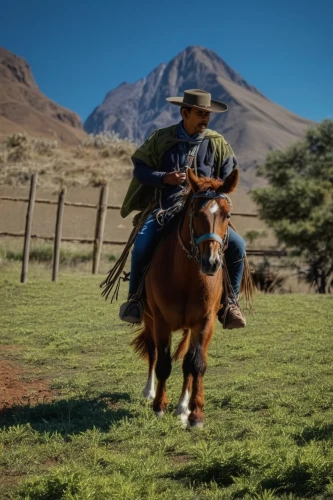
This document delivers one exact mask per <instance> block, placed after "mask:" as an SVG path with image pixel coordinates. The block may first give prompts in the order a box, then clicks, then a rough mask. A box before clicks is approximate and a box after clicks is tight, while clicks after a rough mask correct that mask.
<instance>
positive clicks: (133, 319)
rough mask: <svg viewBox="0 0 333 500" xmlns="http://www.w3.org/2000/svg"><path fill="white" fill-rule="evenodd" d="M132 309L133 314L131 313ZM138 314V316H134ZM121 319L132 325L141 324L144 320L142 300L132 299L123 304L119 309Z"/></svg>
mask: <svg viewBox="0 0 333 500" xmlns="http://www.w3.org/2000/svg"><path fill="white" fill-rule="evenodd" d="M131 309H132V312H131ZM135 312H137V313H138V314H133V313H135ZM119 318H120V319H121V320H122V321H126V322H127V323H132V324H140V323H142V319H143V303H142V301H141V300H138V299H136V298H132V299H130V300H128V301H127V302H125V303H124V304H122V305H121V306H120V309H119Z"/></svg>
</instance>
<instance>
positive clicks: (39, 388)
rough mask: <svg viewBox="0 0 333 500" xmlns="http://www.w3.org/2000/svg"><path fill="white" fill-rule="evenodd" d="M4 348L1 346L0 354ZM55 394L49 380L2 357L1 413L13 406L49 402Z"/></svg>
mask: <svg viewBox="0 0 333 500" xmlns="http://www.w3.org/2000/svg"><path fill="white" fill-rule="evenodd" d="M6 347H7V346H6ZM4 350H7V349H6V348H3V347H2V346H0V355H2V354H3V351H4ZM53 396H54V394H53V391H52V390H51V389H50V384H49V381H48V380H45V379H41V378H38V376H36V374H34V373H33V371H30V370H29V372H28V371H27V370H25V369H23V368H22V367H21V366H20V365H19V364H18V363H15V362H13V361H8V360H4V359H0V415H1V414H3V413H5V412H6V411H8V410H9V409H10V408H11V407H13V406H18V405H20V406H21V405H31V406H33V405H36V404H38V403H45V402H49V401H51V400H52V399H53Z"/></svg>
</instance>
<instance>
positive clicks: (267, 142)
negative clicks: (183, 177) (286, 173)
mask: <svg viewBox="0 0 333 500" xmlns="http://www.w3.org/2000/svg"><path fill="white" fill-rule="evenodd" d="M191 88H192V89H193V88H201V89H204V90H207V91H209V92H210V93H211V94H212V96H213V98H214V99H217V100H221V101H223V102H225V103H227V104H228V107H229V110H228V111H227V112H226V113H221V114H214V113H212V115H211V120H210V123H209V128H212V129H214V130H216V131H218V132H220V133H222V134H223V135H224V136H225V138H226V139H227V141H228V142H229V143H230V144H231V145H232V147H233V149H234V151H235V153H236V156H237V158H238V160H239V165H240V168H241V170H243V172H246V173H243V174H242V176H241V178H242V179H243V184H245V185H247V186H252V185H253V184H254V183H258V181H256V180H255V167H256V165H258V164H260V163H261V162H263V160H264V159H265V157H266V155H267V153H268V152H269V151H271V150H276V149H278V150H279V149H284V148H285V147H287V146H288V145H290V144H291V143H292V142H295V141H297V140H299V139H302V138H303V137H304V135H305V131H306V129H307V128H308V127H309V125H311V124H312V122H311V121H309V120H306V119H305V118H301V117H299V116H297V115H295V114H294V113H291V112H290V111H288V110H287V109H285V108H283V107H281V106H279V105H277V104H275V103H273V102H272V101H270V100H268V99H267V98H266V97H265V96H264V95H263V94H262V93H261V92H260V91H259V90H257V89H256V88H255V87H253V86H252V85H250V84H249V83H247V82H246V81H245V80H244V78H242V77H241V76H240V75H239V74H238V73H237V72H236V71H234V70H233V69H232V68H231V67H230V66H228V64H226V63H225V62H224V61H223V59H221V58H220V57H219V56H218V55H217V54H216V53H215V52H213V51H211V50H208V49H206V48H204V47H197V46H194V47H188V48H187V49H185V50H184V51H183V52H181V53H180V54H178V55H177V56H176V57H175V58H174V59H172V60H171V61H170V62H169V63H168V64H161V65H159V66H158V67H157V68H156V69H154V70H153V71H152V72H151V73H150V74H149V75H148V76H147V77H146V78H143V79H141V80H139V81H137V82H136V83H122V84H121V85H120V86H119V87H117V88H116V89H114V90H111V91H110V92H108V94H107V95H106V97H105V99H104V102H103V103H102V104H101V105H100V106H98V107H97V108H96V109H95V110H94V111H93V112H92V113H91V115H90V116H89V117H88V118H87V120H86V122H85V124H84V128H85V130H86V131H87V132H89V133H100V132H103V131H110V130H114V131H115V132H117V133H118V134H119V135H120V136H121V137H123V138H125V137H128V138H130V139H134V140H138V141H140V142H142V141H143V140H144V139H145V138H146V137H147V136H148V135H149V134H150V133H151V132H152V131H153V130H155V129H156V128H162V127H167V126H168V125H171V124H172V123H175V122H177V121H179V119H180V115H179V109H180V108H179V107H178V106H174V105H171V104H169V103H168V102H166V101H165V98H166V97H170V96H181V95H183V91H184V90H185V89H191Z"/></svg>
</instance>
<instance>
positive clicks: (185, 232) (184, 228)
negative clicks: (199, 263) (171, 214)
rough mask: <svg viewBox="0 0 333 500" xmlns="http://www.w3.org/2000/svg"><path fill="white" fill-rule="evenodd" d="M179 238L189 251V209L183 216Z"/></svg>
mask: <svg viewBox="0 0 333 500" xmlns="http://www.w3.org/2000/svg"><path fill="white" fill-rule="evenodd" d="M180 237H181V239H182V241H183V243H184V245H185V247H186V248H187V249H188V250H189V249H190V244H191V234H190V209H189V208H188V209H187V210H186V212H185V214H184V217H183V220H182V223H181V227H180Z"/></svg>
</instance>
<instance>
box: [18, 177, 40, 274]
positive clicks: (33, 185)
mask: <svg viewBox="0 0 333 500" xmlns="http://www.w3.org/2000/svg"><path fill="white" fill-rule="evenodd" d="M37 178H38V174H37V172H35V173H33V174H32V176H31V181H30V193H29V202H28V209H27V216H26V221H25V231H24V245H23V259H22V272H21V283H25V282H26V281H27V278H28V266H29V254H30V239H31V229H32V217H33V213H34V205H35V199H36V186H37Z"/></svg>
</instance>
